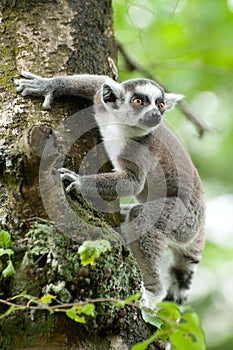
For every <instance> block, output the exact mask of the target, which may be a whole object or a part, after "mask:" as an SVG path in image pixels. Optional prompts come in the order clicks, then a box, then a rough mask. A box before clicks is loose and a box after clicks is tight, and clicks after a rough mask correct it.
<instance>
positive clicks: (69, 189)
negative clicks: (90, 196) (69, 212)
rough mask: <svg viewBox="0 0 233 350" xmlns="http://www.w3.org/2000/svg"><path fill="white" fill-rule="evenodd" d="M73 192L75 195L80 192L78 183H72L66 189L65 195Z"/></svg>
mask: <svg viewBox="0 0 233 350" xmlns="http://www.w3.org/2000/svg"><path fill="white" fill-rule="evenodd" d="M74 190H75V191H76V192H77V193H79V191H80V188H79V182H77V181H74V182H72V183H71V184H70V185H69V186H67V187H66V192H67V193H70V192H72V191H74Z"/></svg>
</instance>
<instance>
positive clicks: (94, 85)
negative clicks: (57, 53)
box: [15, 71, 112, 109]
mask: <svg viewBox="0 0 233 350" xmlns="http://www.w3.org/2000/svg"><path fill="white" fill-rule="evenodd" d="M21 76H22V77H23V78H26V79H15V85H16V86H17V89H16V91H17V92H18V93H21V94H22V96H27V95H35V96H44V98H45V99H44V102H43V106H42V107H43V109H50V108H51V103H52V102H53V99H54V98H55V97H59V96H61V95H75V96H81V97H85V98H88V99H93V98H94V96H95V94H96V92H97V91H98V90H99V89H100V88H101V86H102V84H103V83H104V82H106V81H111V80H112V79H111V78H109V77H108V76H105V75H89V74H80V75H72V76H56V77H53V78H41V77H40V76H38V75H35V74H32V73H30V72H24V71H22V72H21Z"/></svg>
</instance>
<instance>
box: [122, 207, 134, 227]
mask: <svg viewBox="0 0 233 350" xmlns="http://www.w3.org/2000/svg"><path fill="white" fill-rule="evenodd" d="M134 206H135V203H129V204H121V222H124V221H125V220H126V218H127V215H128V214H129V212H130V210H131V209H132V208H133V207H134Z"/></svg>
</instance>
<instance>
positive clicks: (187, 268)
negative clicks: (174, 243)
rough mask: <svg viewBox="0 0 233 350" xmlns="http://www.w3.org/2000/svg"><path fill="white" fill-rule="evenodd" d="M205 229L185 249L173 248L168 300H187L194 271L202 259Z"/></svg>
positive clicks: (181, 301)
mask: <svg viewBox="0 0 233 350" xmlns="http://www.w3.org/2000/svg"><path fill="white" fill-rule="evenodd" d="M203 236H204V235H203V230H201V231H200V233H199V234H198V235H197V237H196V238H195V239H194V240H193V241H192V244H190V245H188V246H185V247H184V248H183V249H181V248H179V249H174V248H173V249H172V251H173V263H172V266H171V267H170V269H169V274H170V278H169V281H170V283H169V287H168V291H167V296H166V298H165V299H166V300H172V301H175V302H177V303H178V304H183V303H184V302H185V301H186V300H187V296H188V292H189V289H190V286H191V282H192V277H193V273H194V272H195V270H196V267H197V265H198V263H199V261H200V258H201V253H202V250H203V247H204V240H203Z"/></svg>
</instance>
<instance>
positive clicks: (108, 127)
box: [99, 122, 127, 170]
mask: <svg viewBox="0 0 233 350" xmlns="http://www.w3.org/2000/svg"><path fill="white" fill-rule="evenodd" d="M99 127H100V132H101V135H102V137H103V141H104V146H105V149H106V152H107V154H108V156H109V159H110V160H111V162H112V164H113V166H114V169H115V170H120V168H119V164H118V157H119V155H120V154H121V152H122V150H123V149H124V148H125V146H126V142H127V141H126V139H125V137H124V134H125V132H124V127H125V126H124V124H121V123H116V122H112V123H108V124H101V125H99Z"/></svg>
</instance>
